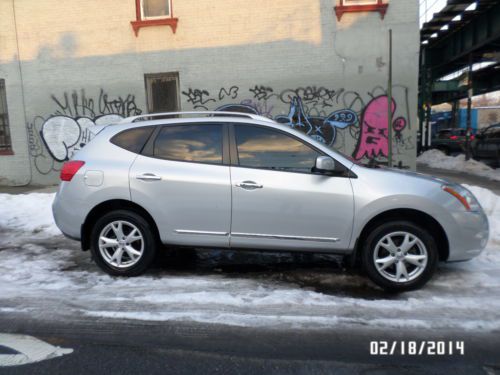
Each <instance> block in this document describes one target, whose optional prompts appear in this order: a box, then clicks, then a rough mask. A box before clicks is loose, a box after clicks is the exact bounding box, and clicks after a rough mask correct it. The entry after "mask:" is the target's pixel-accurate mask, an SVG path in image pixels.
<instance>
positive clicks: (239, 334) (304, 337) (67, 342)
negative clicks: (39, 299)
mask: <svg viewBox="0 0 500 375" xmlns="http://www.w3.org/2000/svg"><path fill="white" fill-rule="evenodd" d="M0 332H1V333H20V334H28V335H32V336H35V337H37V338H39V339H42V340H44V341H46V342H48V343H50V344H52V345H55V346H60V347H64V348H72V349H73V350H74V352H73V353H72V354H68V355H65V356H63V357H59V358H54V359H49V360H46V361H42V362H38V363H33V364H28V365H23V366H15V367H0V374H72V375H77V374H86V375H87V374H190V375H191V374H207V373H210V374H212V373H217V374H264V373H266V374H333V373H335V374H344V373H346V374H347V373H359V374H379V373H380V374H382V373H383V374H418V373H425V374H443V373H447V374H450V373H453V374H455V375H459V374H467V375H472V374H497V373H498V374H500V356H499V354H500V335H499V334H498V333H480V334H479V333H470V332H469V333H466V332H456V333H453V332H444V331H443V332H440V331H432V332H431V331H409V330H408V329H404V330H397V329H394V330H390V331H384V330H374V329H372V328H370V327H358V328H352V329H346V328H343V329H338V330H298V329H297V330H293V329H292V330H290V329H289V330H276V329H256V328H241V327H229V326H223V325H205V324H192V323H182V322H181V323H179V322H176V323H165V322H162V323H157V322H136V321H112V320H83V321H77V320H75V321H71V322H53V321H51V322H46V321H45V322H44V321H38V320H26V319H23V320H20V319H19V318H18V317H16V316H15V315H11V316H7V317H4V318H2V320H1V321H0ZM373 340H384V341H388V342H389V343H392V342H393V341H398V342H400V341H401V340H414V341H417V342H421V341H423V340H444V341H446V342H449V341H450V340H451V341H455V340H458V341H464V355H460V354H458V353H455V354H454V355H451V356H450V355H444V356H431V355H420V356H419V355H406V356H402V355H400V354H395V355H383V356H380V355H379V356H376V355H370V342H371V341H373ZM1 344H2V343H0V345H1ZM0 353H1V350H0Z"/></svg>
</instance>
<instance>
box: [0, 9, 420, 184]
mask: <svg viewBox="0 0 500 375" xmlns="http://www.w3.org/2000/svg"><path fill="white" fill-rule="evenodd" d="M173 3H174V15H175V16H176V17H178V18H179V23H178V27H177V32H176V33H175V34H174V33H173V32H172V30H171V29H170V28H169V27H168V26H158V27H150V28H143V29H140V31H139V35H138V37H136V36H135V35H134V32H133V30H132V28H131V25H130V21H131V20H133V19H135V1H134V0H107V1H99V0H88V1H86V2H80V1H76V0H73V1H65V2H61V1H55V0H44V1H36V0H24V1H22V2H21V1H16V5H15V11H16V21H17V22H16V23H17V32H18V36H19V39H18V41H19V49H20V60H18V58H17V45H16V37H15V28H14V17H13V8H12V3H11V2H10V1H7V2H2V4H0V17H1V18H2V20H5V22H4V21H2V26H3V27H2V30H0V78H5V79H6V83H7V94H8V100H9V112H10V117H11V132H12V137H13V143H14V149H15V155H14V156H12V157H10V156H9V157H6V156H0V176H2V178H3V180H0V183H9V184H14V183H23V182H26V181H28V180H30V176H32V181H33V182H35V183H41V184H51V183H56V182H57V170H58V169H59V168H60V162H59V161H58V159H60V158H61V155H63V156H64V152H62V151H61V145H55V146H54V149H53V150H52V152H50V150H49V149H48V148H47V145H46V144H45V143H44V140H43V139H42V138H43V135H42V136H40V130H41V129H42V127H43V124H44V123H45V122H47V121H48V120H49V119H50V117H51V116H54V115H58V116H66V117H67V118H68V121H69V122H67V123H65V124H67V125H68V126H67V128H66V129H67V133H68V134H69V135H68V134H65V133H64V131H62V132H61V137H63V138H64V137H69V138H68V139H70V138H71V139H74V138H75V134H74V132H73V130H71V129H72V127H74V128H75V129H76V127H78V126H80V128H82V129H84V130H85V129H86V126H87V125H88V124H89V123H88V122H85V121H86V120H79V118H80V117H87V118H89V119H90V120H92V121H97V118H99V117H101V116H102V115H109V114H111V113H118V114H120V115H122V116H126V115H129V114H135V113H138V111H145V110H146V94H145V88H144V75H145V74H149V73H161V72H178V74H179V78H180V99H181V107H182V109H183V110H191V109H204V108H207V109H215V108H218V107H220V106H223V105H226V104H238V105H241V104H243V105H247V106H250V107H253V108H254V109H255V110H256V111H258V112H259V113H262V114H265V115H268V116H271V117H277V116H280V115H282V116H285V117H286V115H287V114H288V113H290V111H291V109H292V110H294V111H295V112H296V113H297V111H303V112H304V115H305V116H306V118H307V119H308V120H307V121H309V123H313V125H315V126H319V127H320V130H321V131H323V132H324V133H327V134H326V135H325V134H323V135H324V136H323V138H324V140H325V141H326V142H327V143H328V142H329V143H331V146H332V147H334V148H338V149H340V150H342V151H344V152H347V153H349V154H351V155H353V156H355V157H360V158H361V157H362V156H366V155H369V156H372V155H375V154H377V155H382V157H381V159H384V158H383V154H384V149H383V147H378V146H370V142H368V143H367V142H366V141H367V137H366V136H367V134H366V131H367V128H366V127H363V126H362V125H360V124H361V119H362V117H363V114H364V113H365V112H368V117H370V116H371V115H370V113H371V114H373V113H376V111H377V109H378V108H380V106H383V105H384V99H383V98H382V99H381V98H380V96H383V95H385V88H386V86H387V62H388V57H387V56H388V37H387V34H388V29H389V28H391V29H392V30H393V35H394V37H393V38H394V71H393V77H394V89H393V91H394V100H395V105H396V108H395V113H394V119H395V121H396V119H397V123H396V122H395V126H396V128H397V129H399V130H398V131H396V132H395V142H394V144H395V153H396V155H395V161H396V162H401V163H402V164H403V165H404V166H408V167H411V168H413V167H414V166H415V134H416V128H417V118H416V109H417V104H416V103H417V100H416V97H417V73H418V47H419V45H418V43H419V41H418V9H417V7H418V4H417V2H415V1H414V0H397V1H395V0H393V1H391V2H390V6H389V10H388V13H387V15H386V17H385V19H384V20H381V19H380V16H379V14H378V13H359V14H345V15H344V16H343V18H342V20H341V21H340V22H338V21H337V19H336V17H335V14H334V12H333V7H334V5H335V2H334V1H333V0H314V1H313V0H311V1H307V2H305V1H304V2H290V1H285V0H275V1H254V2H248V1H243V0H231V1H229V0H226V1H222V0H218V1H211V2H199V1H195V0H182V1H179V0H173ZM21 73H22V77H23V85H22V86H21ZM21 87H22V88H23V90H21ZM22 92H24V97H25V103H26V105H25V106H24V105H23V100H22ZM377 98H378V99H377ZM385 106H387V100H386V101H385ZM342 111H343V112H342ZM346 111H347V112H346ZM24 112H26V118H25V117H24ZM349 113H353V114H354V115H355V116H356V117H357V120H356V121H354V122H352V123H347V124H346V123H344V125H341V127H337V128H335V132H336V139H335V141H333V140H332V134H331V133H332V130H331V129H332V126H331V121H334V120H339V119H340V116H341V115H343V116H346V114H349ZM365 115H366V114H365ZM71 119H72V120H73V122H71V121H70V120H71ZM82 121H83V122H82ZM281 121H283V122H286V118H281ZM307 121H306V122H307ZM346 121H347V120H346ZM84 122H85V123H84ZM382 122H383V121H382ZM75 124H76V125H75ZM82 124H83V125H82ZM378 126H380V127H383V124H375V127H378ZM312 128H314V127H312ZM311 135H313V136H316V137H318V136H320V135H319V133H317V132H314V131H313V132H312V133H311ZM27 139H29V141H28V140H27ZM81 141H82V139H78V140H77V142H76V143H77V144H76V145H75V146H74V147H73V148H75V147H76V148H77V147H78V145H79V144H80V143H84V142H81ZM83 141H85V140H83ZM63 151H64V150H63ZM68 152H69V153H70V152H71V150H69V151H68ZM28 154H29V155H30V157H29V160H30V161H31V172H30V167H29V163H28ZM56 154H57V155H56ZM54 156H56V157H54Z"/></svg>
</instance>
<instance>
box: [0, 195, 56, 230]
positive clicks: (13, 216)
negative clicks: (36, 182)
mask: <svg viewBox="0 0 500 375" xmlns="http://www.w3.org/2000/svg"><path fill="white" fill-rule="evenodd" d="M54 197H55V194H45V193H31V194H20V195H14V194H0V207H2V214H1V215H0V227H5V228H12V229H16V230H21V231H26V232H31V233H33V234H40V235H46V236H56V235H58V234H61V231H60V230H59V229H58V228H57V226H56V224H55V223H54V218H53V216H52V202H53V201H54Z"/></svg>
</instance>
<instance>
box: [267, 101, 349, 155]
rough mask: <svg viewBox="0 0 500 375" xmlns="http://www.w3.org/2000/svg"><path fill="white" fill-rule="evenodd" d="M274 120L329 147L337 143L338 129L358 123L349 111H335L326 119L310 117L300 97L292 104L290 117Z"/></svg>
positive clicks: (277, 117) (279, 117)
mask: <svg viewBox="0 0 500 375" xmlns="http://www.w3.org/2000/svg"><path fill="white" fill-rule="evenodd" d="M274 119H275V120H276V121H277V122H279V123H281V124H286V125H288V126H290V127H292V128H295V129H298V130H300V131H302V132H303V133H305V134H307V135H309V136H310V137H312V138H314V139H315V140H317V141H319V142H321V143H324V144H326V145H327V146H332V145H333V144H334V143H335V139H336V137H337V127H338V128H340V129H344V128H346V127H348V126H350V125H354V124H356V123H357V122H358V116H357V115H356V114H355V113H354V112H353V111H351V110H349V109H343V110H338V111H334V112H332V113H330V114H329V115H328V116H326V117H321V116H308V115H307V114H306V112H305V111H304V106H303V104H302V99H301V98H300V97H298V96H297V97H295V98H293V100H292V102H291V103H290V111H289V112H288V115H286V116H283V115H279V116H276V117H275V118H274Z"/></svg>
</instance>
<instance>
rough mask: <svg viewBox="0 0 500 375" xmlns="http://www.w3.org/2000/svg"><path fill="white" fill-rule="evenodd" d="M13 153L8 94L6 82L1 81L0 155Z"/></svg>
mask: <svg viewBox="0 0 500 375" xmlns="http://www.w3.org/2000/svg"><path fill="white" fill-rule="evenodd" d="M10 151H12V145H11V143H10V131H9V113H8V111H7V94H6V92H5V80H3V79H0V154H1V153H2V152H10Z"/></svg>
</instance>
